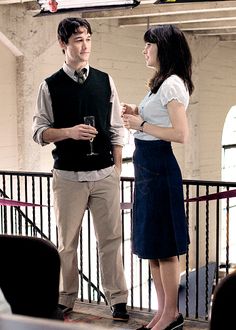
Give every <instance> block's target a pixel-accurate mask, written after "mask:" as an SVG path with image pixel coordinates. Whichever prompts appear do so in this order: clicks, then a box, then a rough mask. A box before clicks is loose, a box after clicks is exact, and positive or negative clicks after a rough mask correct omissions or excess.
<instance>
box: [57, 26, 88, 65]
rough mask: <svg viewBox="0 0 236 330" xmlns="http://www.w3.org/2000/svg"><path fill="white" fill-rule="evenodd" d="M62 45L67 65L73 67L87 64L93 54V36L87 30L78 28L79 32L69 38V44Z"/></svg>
mask: <svg viewBox="0 0 236 330" xmlns="http://www.w3.org/2000/svg"><path fill="white" fill-rule="evenodd" d="M60 45H61V47H62V49H64V51H65V56H66V63H67V64H69V65H71V66H72V67H78V65H79V66H80V65H81V64H82V65H86V64H87V62H88V60H89V56H90V52H91V35H90V34H89V33H88V31H87V29H85V28H84V27H80V28H78V29H77V32H76V33H74V34H72V36H71V37H70V38H69V40H68V44H65V43H64V42H60Z"/></svg>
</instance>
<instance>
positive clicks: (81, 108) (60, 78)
mask: <svg viewBox="0 0 236 330" xmlns="http://www.w3.org/2000/svg"><path fill="white" fill-rule="evenodd" d="M46 82H47V84H48V88H49V92H50V95H51V99H52V109H53V115H54V123H53V127H54V128H66V127H72V126H75V125H78V124H82V123H84V116H89V115H91V116H92V115H93V116H95V126H96V129H97V131H98V134H97V136H96V138H95V139H94V141H93V145H94V152H96V153H97V154H98V155H96V156H87V154H88V153H89V151H90V146H89V141H83V140H78V141H77V140H73V139H66V140H63V141H59V142H55V146H56V148H55V149H54V150H53V151H52V155H53V158H54V168H56V169H60V170H67V171H92V170H99V169H102V168H106V167H109V166H111V165H113V164H114V160H113V154H112V145H111V136H110V134H111V133H110V130H109V129H110V118H111V102H110V97H111V87H110V82H109V77H108V75H107V74H106V73H104V72H101V71H99V70H96V69H94V68H91V67H90V69H89V75H88V77H87V79H86V80H85V82H84V83H83V84H82V85H80V84H78V83H77V82H75V81H74V80H73V79H71V78H70V77H69V76H68V75H67V74H66V73H65V72H64V71H63V70H62V69H61V70H59V71H58V72H56V73H55V74H53V75H52V76H51V77H49V78H47V79H46Z"/></svg>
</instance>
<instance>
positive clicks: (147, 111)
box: [122, 25, 194, 330]
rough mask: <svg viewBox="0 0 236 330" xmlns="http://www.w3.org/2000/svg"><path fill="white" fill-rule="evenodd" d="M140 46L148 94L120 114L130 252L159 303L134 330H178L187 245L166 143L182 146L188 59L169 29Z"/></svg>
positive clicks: (179, 36) (189, 87)
mask: <svg viewBox="0 0 236 330" xmlns="http://www.w3.org/2000/svg"><path fill="white" fill-rule="evenodd" d="M144 41H145V48H144V51H143V54H144V56H145V60H146V65H147V66H148V67H151V68H153V69H154V70H155V74H154V76H153V78H152V79H151V80H150V82H149V88H150V91H149V92H148V94H147V95H146V96H145V97H144V99H143V101H142V102H141V104H140V105H139V107H137V106H135V105H133V104H123V109H122V117H123V121H124V125H125V127H126V128H128V129H135V130H136V132H135V133H134V137H135V151H134V157H133V161H134V169H135V196H134V217H133V252H134V253H135V254H137V255H138V256H139V257H140V258H143V259H149V263H150V268H151V273H152V277H153V282H154V286H155V290H156V294H157V298H158V310H157V312H156V314H155V315H154V317H153V319H152V320H151V321H150V322H149V324H147V325H146V326H142V327H141V328H139V329H152V330H164V329H165V330H166V329H168V330H171V329H178V330H180V329H182V327H183V323H184V319H183V316H182V315H181V314H180V313H179V311H178V287H179V275H180V274H179V256H180V255H182V254H185V253H186V251H187V247H188V243H189V240H188V230H187V223H186V218H185V211H184V200H183V186H182V177H181V172H180V169H179V166H178V163H177V161H176V159H175V157H174V154H173V152H172V148H171V142H179V143H185V141H186V140H187V137H188V123H187V117H186V109H187V106H188V103H189V95H190V94H191V93H192V91H193V88H194V87H193V83H192V80H191V75H192V69H191V66H192V56H191V53H190V50H189V46H188V44H187V41H186V39H185V37H184V35H183V33H182V32H181V31H180V30H179V29H178V28H176V27H175V26H173V25H164V26H157V27H151V28H150V29H149V30H148V31H147V32H146V33H145V35H144ZM137 330H138V329H137Z"/></svg>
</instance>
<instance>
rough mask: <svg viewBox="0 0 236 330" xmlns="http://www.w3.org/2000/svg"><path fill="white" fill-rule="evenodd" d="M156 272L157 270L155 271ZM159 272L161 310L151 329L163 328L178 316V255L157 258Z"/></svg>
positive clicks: (160, 329) (158, 329) (161, 329)
mask: <svg viewBox="0 0 236 330" xmlns="http://www.w3.org/2000/svg"><path fill="white" fill-rule="evenodd" d="M156 273H157V272H156ZM159 274H160V278H161V284H162V287H163V292H164V299H163V297H162V296H161V300H162V301H163V300H164V306H163V312H162V315H161V318H160V319H159V321H158V322H157V323H156V324H155V326H153V327H152V330H163V329H165V328H166V327H167V326H168V325H169V324H170V323H171V322H173V321H174V320H175V318H176V317H177V316H178V289H179V276H180V271H179V260H178V257H177V256H176V257H171V258H166V259H159Z"/></svg>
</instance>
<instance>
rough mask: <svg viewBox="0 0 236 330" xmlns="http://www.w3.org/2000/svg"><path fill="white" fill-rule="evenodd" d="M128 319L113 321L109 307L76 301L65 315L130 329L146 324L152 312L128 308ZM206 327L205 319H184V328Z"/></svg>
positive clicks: (74, 320) (198, 329)
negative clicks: (71, 310) (70, 310)
mask: <svg viewBox="0 0 236 330" xmlns="http://www.w3.org/2000/svg"><path fill="white" fill-rule="evenodd" d="M129 314H130V319H129V321H128V322H117V321H113V319H112V315H111V312H110V308H109V307H108V306H106V305H104V304H99V305H97V304H94V303H91V304H90V303H84V302H83V303H81V302H76V303H75V306H74V309H73V312H71V313H69V314H68V315H67V317H66V322H70V323H81V324H87V325H88V324H90V325H92V324H94V325H98V326H100V327H102V328H103V329H117V330H118V329H120V330H131V329H137V328H139V327H140V326H141V325H143V324H146V323H147V322H148V321H149V320H150V319H151V318H152V314H151V313H149V312H147V311H138V310H133V309H130V308H129ZM202 329H208V324H207V322H205V321H195V320H185V325H184V330H202Z"/></svg>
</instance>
